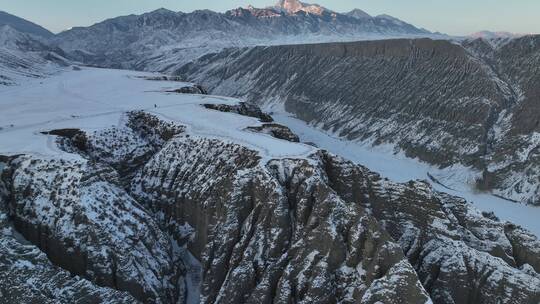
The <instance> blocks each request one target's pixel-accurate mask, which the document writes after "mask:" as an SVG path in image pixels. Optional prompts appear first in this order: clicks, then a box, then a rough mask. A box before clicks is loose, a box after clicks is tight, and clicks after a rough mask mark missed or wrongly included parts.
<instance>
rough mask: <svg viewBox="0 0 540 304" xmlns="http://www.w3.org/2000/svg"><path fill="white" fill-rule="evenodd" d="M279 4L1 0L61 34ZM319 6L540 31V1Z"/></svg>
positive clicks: (445, 25) (345, 1)
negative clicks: (144, 17)
mask: <svg viewBox="0 0 540 304" xmlns="http://www.w3.org/2000/svg"><path fill="white" fill-rule="evenodd" d="M275 2H277V1H274V0H251V1H250V0H223V1H219V2H218V3H216V1H210V0H199V1H196V2H194V1H184V0H181V1H178V0H176V1H175V0H116V1H114V2H111V1H105V0H94V1H92V2H90V1H88V2H87V1H84V2H80V1H70V0H49V1H47V2H46V3H45V2H44V1H39V0H24V3H22V1H16V2H15V1H12V0H0V10H3V11H6V12H7V13H10V14H13V15H16V16H19V17H21V18H25V19H27V20H29V21H32V22H34V23H37V24H39V25H41V26H43V27H45V28H47V29H48V30H50V31H52V32H54V33H58V32H61V31H63V30H67V29H69V28H71V27H75V26H89V25H92V24H95V23H98V22H100V21H103V20H105V19H109V18H114V17H117V16H123V15H130V14H141V13H144V12H149V11H152V10H155V9H158V8H167V9H170V10H173V11H183V12H191V11H194V10H197V9H210V10H213V11H218V12H224V11H226V10H229V9H233V8H237V7H246V6H247V5H248V4H251V5H253V6H255V7H266V6H270V5H272V4H274V3H275ZM304 2H308V3H316V4H320V5H322V6H324V7H326V8H328V9H330V10H333V11H336V12H346V11H350V10H352V9H354V8H359V9H362V10H364V11H366V12H367V13H368V14H370V15H372V16H375V15H379V14H388V15H392V16H394V17H397V18H399V19H402V20H403V21H406V22H409V23H411V24H413V25H415V26H417V27H422V28H426V29H428V30H430V31H433V32H442V33H446V34H450V35H469V34H472V33H475V32H479V31H483V30H488V31H494V32H499V31H507V32H512V33H521V34H534V33H540V18H538V17H537V13H536V12H538V11H540V1H533V0H523V1H520V3H519V5H516V4H512V3H508V2H506V1H501V0H477V1H475V2H474V3H470V2H465V0H455V1H452V2H451V3H449V2H444V3H439V2H437V3H433V1H428V0H411V1H408V2H407V3H393V2H395V1H390V0H380V1H377V3H373V1H368V0H356V1H353V0H337V1H335V0H334V1H331V0H319V1H304Z"/></svg>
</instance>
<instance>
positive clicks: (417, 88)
mask: <svg viewBox="0 0 540 304" xmlns="http://www.w3.org/2000/svg"><path fill="white" fill-rule="evenodd" d="M538 40H539V37H538V36H529V37H523V38H519V39H515V40H512V41H510V42H508V43H506V44H502V45H499V46H494V45H492V44H489V43H487V42H485V41H482V40H476V41H467V42H465V43H464V44H463V46H462V45H458V44H454V43H451V42H448V41H434V40H429V39H419V40H385V41H367V42H354V43H330V44H317V45H295V46H275V47H254V48H243V49H229V50H225V51H223V52H220V53H217V54H212V55H207V56H204V57H202V58H200V59H199V60H198V61H195V62H193V63H191V64H187V65H185V66H184V67H182V68H180V69H179V70H178V71H177V72H176V73H177V74H179V75H182V76H184V77H187V78H188V79H192V80H196V81H199V82H201V83H203V84H204V85H206V86H208V87H209V88H210V89H211V90H212V92H214V93H216V94H224V95H228V96H240V97H243V98H246V99H247V100H249V101H252V102H255V103H258V104H260V105H266V106H272V105H278V106H281V105H282V106H283V107H284V109H285V110H286V111H288V112H290V113H293V114H295V115H296V116H297V117H299V118H300V119H302V120H305V121H307V122H309V123H311V124H313V125H315V126H317V127H320V128H322V129H324V130H327V131H330V132H334V133H337V134H338V135H340V136H343V137H346V138H347V139H351V140H358V139H359V140H363V141H369V142H371V143H374V144H380V143H391V144H394V145H396V146H397V147H399V148H400V149H401V150H403V151H405V152H406V153H407V155H409V156H411V157H417V158H420V159H421V160H424V161H427V162H429V163H432V164H436V165H440V166H443V167H445V166H450V165H453V164H464V165H466V166H472V167H473V168H474V169H476V170H480V171H484V177H480V178H479V183H478V185H479V187H480V188H482V189H488V190H494V191H495V192H496V193H497V194H499V195H502V196H504V197H507V198H510V199H514V200H518V201H522V202H527V203H532V204H537V203H538V202H539V196H538V193H539V189H538V183H537V178H535V176H537V174H535V173H536V172H538V171H539V163H538V161H537V158H538V156H537V153H536V152H537V150H538V149H537V146H538V140H537V139H538V136H537V134H538V130H537V129H538V124H537V117H538V115H536V114H535V113H536V112H537V111H536V110H537V104H538V94H537V93H538V92H537V91H538V90H537V86H536V85H534V83H537V80H538V79H536V78H537V76H536V75H537V71H536V69H537V68H536V66H537V65H538V64H537V63H538V60H539V54H540V48H539V47H538V46H539V44H538ZM516 146H517V147H518V148H517V149H516V148H515V147H516ZM520 175H521V176H520Z"/></svg>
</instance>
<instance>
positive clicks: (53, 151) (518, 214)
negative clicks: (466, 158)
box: [0, 68, 540, 236]
mask: <svg viewBox="0 0 540 304" xmlns="http://www.w3.org/2000/svg"><path fill="white" fill-rule="evenodd" d="M144 76H155V74H151V73H142V72H133V71H125V70H109V69H95V68H83V69H82V70H81V71H74V70H69V71H63V72H60V73H57V74H55V75H52V76H50V77H47V78H44V79H33V80H28V81H24V82H21V84H20V85H18V86H11V87H9V86H4V87H1V86H0V155H16V154H35V155H40V156H47V157H62V158H78V157H80V156H78V155H75V154H68V153H65V152H63V151H61V150H60V149H58V148H57V146H56V144H55V138H54V136H48V135H43V134H42V133H41V132H44V131H50V130H54V129H61V128H78V129H82V130H86V131H93V130H100V129H104V128H110V127H112V126H123V119H124V113H125V112H127V111H131V110H145V111H147V112H150V113H153V114H156V115H158V116H160V117H161V118H163V119H165V120H169V121H175V122H178V123H180V124H182V125H185V126H187V132H188V133H189V134H190V135H192V136H202V137H210V138H219V139H222V140H226V141H231V142H235V143H238V144H241V145H244V146H246V147H248V148H251V149H255V150H257V151H259V153H260V155H261V157H262V161H267V160H270V159H272V158H283V157H288V158H291V157H292V158H303V157H306V156H308V155H309V154H311V153H312V152H314V151H315V148H314V147H312V146H310V145H306V144H296V143H290V142H288V141H284V140H278V139H275V138H273V137H271V136H269V135H266V134H259V133H254V132H250V131H246V130H245V129H246V127H248V126H257V125H260V124H261V123H260V122H259V121H258V120H257V119H255V118H251V117H246V116H241V115H236V114H231V113H222V112H218V111H213V110H208V109H206V108H204V107H202V106H201V104H205V103H212V104H236V103H238V102H239V100H237V99H234V98H227V97H219V96H206V95H189V94H176V93H167V92H166V91H167V90H171V89H175V88H179V87H182V86H185V85H189V84H187V83H181V82H172V81H150V80H145V79H143V78H141V77H144ZM273 116H274V118H275V119H276V121H277V122H279V123H282V124H284V125H286V126H288V127H290V128H291V129H292V130H293V131H294V132H295V133H297V134H298V135H299V136H300V138H301V139H302V141H304V142H313V143H315V144H317V145H318V146H319V147H320V148H323V149H327V150H329V151H330V152H333V153H336V154H338V155H341V156H343V157H345V158H347V159H350V160H352V161H354V162H356V163H358V164H361V165H364V166H366V167H368V168H370V169H371V170H373V171H376V172H379V173H380V174H382V175H383V176H384V177H388V178H389V179H391V180H394V181H397V182H405V181H408V180H411V179H423V180H428V181H429V182H430V183H431V184H432V185H433V187H434V188H435V189H437V190H440V191H443V192H447V193H450V194H453V195H457V196H461V197H464V198H466V199H467V200H469V201H471V202H473V204H474V205H475V206H476V207H478V208H479V209H480V210H485V211H493V212H494V213H495V214H496V215H497V216H498V217H500V218H501V219H503V220H509V221H512V222H514V223H516V224H519V225H522V226H523V227H525V228H527V229H529V230H530V231H532V232H533V233H535V234H536V235H537V236H540V221H539V220H538V219H540V208H535V207H531V206H527V205H524V204H519V203H513V202H509V201H506V200H503V199H500V198H497V197H495V196H492V195H490V194H485V193H476V192H474V191H473V190H472V188H471V186H470V181H471V180H472V179H473V178H474V177H475V175H476V173H475V172H471V171H469V170H468V169H466V168H461V167H457V168H451V169H445V170H441V169H438V168H435V167H432V166H429V165H427V164H425V163H422V162H419V161H417V160H414V159H409V158H406V157H405V156H403V155H400V154H394V153H393V149H392V148H391V147H377V148H372V147H371V146H369V145H365V144H361V143H356V142H351V141H346V140H343V139H340V138H338V137H335V136H332V135H330V134H326V133H324V132H322V131H319V130H318V129H316V128H314V127H311V126H309V125H307V124H306V123H304V122H302V121H300V120H297V119H295V118H292V117H290V116H288V115H287V114H286V113H282V112H278V114H274V115H273ZM428 173H429V174H430V175H432V176H433V177H435V178H436V179H437V180H438V181H440V182H441V184H444V186H443V185H441V184H438V183H435V182H433V181H431V180H430V179H429V176H428Z"/></svg>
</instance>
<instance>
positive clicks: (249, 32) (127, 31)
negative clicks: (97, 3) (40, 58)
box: [54, 0, 434, 71]
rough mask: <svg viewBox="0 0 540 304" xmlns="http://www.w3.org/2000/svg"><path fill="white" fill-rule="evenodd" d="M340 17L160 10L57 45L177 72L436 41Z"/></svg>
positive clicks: (85, 56) (294, 9) (282, 9)
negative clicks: (355, 46)
mask: <svg viewBox="0 0 540 304" xmlns="http://www.w3.org/2000/svg"><path fill="white" fill-rule="evenodd" d="M358 12H359V11H357V10H355V11H353V12H350V13H345V14H341V13H337V12H334V11H331V10H329V9H326V8H323V7H320V6H318V5H311V4H304V3H301V2H299V1H295V0H287V1H280V2H279V3H278V4H276V5H275V6H272V7H267V8H262V9H261V8H254V7H252V6H249V7H247V8H237V9H233V10H229V11H227V12H225V13H217V12H213V11H209V10H199V11H194V12H192V13H183V12H172V11H169V10H166V9H159V10H156V11H153V12H150V13H146V14H142V15H130V16H123V17H117V18H113V19H109V20H105V21H103V22H101V23H98V24H95V25H93V26H90V27H85V28H73V29H71V30H68V31H65V32H62V33H60V34H59V35H57V36H56V38H55V39H54V42H55V43H56V44H57V45H58V46H60V47H61V48H62V49H64V50H66V51H67V52H69V53H70V54H72V55H73V56H74V58H76V59H78V60H81V61H85V62H89V63H93V64H98V65H102V66H103V65H106V66H112V67H124V68H137V69H144V70H159V71H165V70H171V69H172V67H173V66H178V65H179V64H181V63H185V62H188V61H190V60H192V59H195V58H197V57H200V56H201V55H203V54H205V53H208V52H215V51H217V50H220V49H223V48H225V47H232V46H248V45H275V44H289V43H301V42H304V43H306V42H322V41H350V40H366V39H381V38H389V37H417V36H432V35H434V34H432V33H430V32H429V31H427V30H424V29H419V28H417V27H415V26H413V25H411V24H408V23H406V22H404V21H401V20H399V19H396V18H393V17H390V16H387V15H383V16H375V17H371V16H368V15H367V14H364V15H362V14H358Z"/></svg>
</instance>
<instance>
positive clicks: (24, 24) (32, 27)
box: [0, 11, 54, 39]
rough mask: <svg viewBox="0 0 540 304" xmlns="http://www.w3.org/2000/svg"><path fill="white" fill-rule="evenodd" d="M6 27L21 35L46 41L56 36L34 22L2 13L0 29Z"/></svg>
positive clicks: (0, 12)
mask: <svg viewBox="0 0 540 304" xmlns="http://www.w3.org/2000/svg"><path fill="white" fill-rule="evenodd" d="M4 25H8V26H10V27H12V28H14V29H16V30H17V31H19V32H21V33H25V34H30V35H34V36H36V37H41V38H45V39H47V38H51V37H52V36H54V34H53V33H51V32H50V31H49V30H47V29H45V28H43V27H42V26H39V25H37V24H35V23H33V22H30V21H28V20H25V19H22V18H19V17H17V16H14V15H11V14H8V13H6V12H3V11H0V27H1V26H4Z"/></svg>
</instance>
